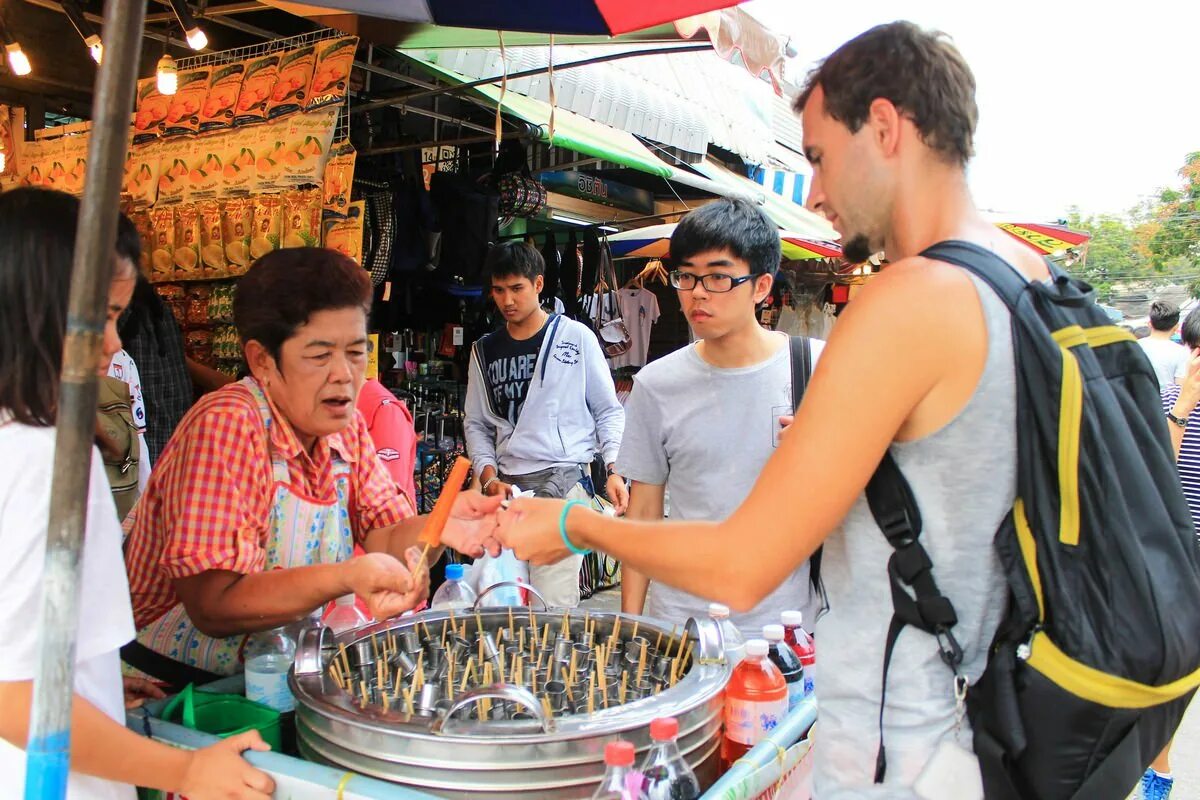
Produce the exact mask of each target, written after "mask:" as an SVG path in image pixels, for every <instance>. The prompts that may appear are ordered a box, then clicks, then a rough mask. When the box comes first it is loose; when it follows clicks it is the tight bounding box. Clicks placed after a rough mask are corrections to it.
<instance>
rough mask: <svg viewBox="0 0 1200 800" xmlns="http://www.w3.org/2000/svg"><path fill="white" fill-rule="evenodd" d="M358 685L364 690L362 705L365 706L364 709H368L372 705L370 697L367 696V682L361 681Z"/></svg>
mask: <svg viewBox="0 0 1200 800" xmlns="http://www.w3.org/2000/svg"><path fill="white" fill-rule="evenodd" d="M358 685H359V688H360V689H361V690H362V704H363V708H366V707H367V706H369V705H371V701H370V699H369V697H368V695H367V682H366V681H359V682H358Z"/></svg>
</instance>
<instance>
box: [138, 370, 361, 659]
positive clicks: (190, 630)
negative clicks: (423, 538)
mask: <svg viewBox="0 0 1200 800" xmlns="http://www.w3.org/2000/svg"><path fill="white" fill-rule="evenodd" d="M243 385H245V386H246V387H247V388H249V389H250V392H251V393H252V394H253V395H254V398H255V400H257V401H258V410H259V413H260V414H261V415H262V420H263V426H264V427H265V428H266V429H267V434H268V436H267V449H268V451H269V452H270V455H271V472H272V476H273V478H274V495H275V496H274V500H273V504H272V506H271V518H270V523H269V530H268V534H267V542H266V549H267V554H266V564H265V567H264V569H268V570H271V569H289V568H291V567H303V566H309V565H312V564H334V563H337V562H341V561H346V560H347V559H349V558H350V557H351V555H352V554H353V550H354V533H353V530H352V529H351V527H350V512H349V498H350V472H351V466H350V464H349V463H347V462H346V461H345V460H344V459H342V457H341V456H340V455H339V454H338V453H337V452H336V451H334V452H333V453H331V457H332V462H333V466H332V468H333V474H334V482H335V485H336V487H337V498H336V499H335V500H333V501H331V502H322V501H320V500H317V499H315V498H313V497H310V496H308V495H307V494H306V493H305V492H304V491H303V489H302V488H300V487H296V486H293V485H292V484H291V479H290V476H289V473H288V464H287V460H286V459H285V458H284V457H283V455H282V454H280V453H277V452H276V451H275V449H274V448H273V447H272V446H271V444H270V442H271V439H270V431H271V425H272V424H274V418H273V416H272V412H271V404H270V403H269V401H268V400H267V397H266V395H265V394H264V393H263V391H262V389H261V388H259V385H258V383H256V382H255V381H254V380H253V379H250V378H247V379H246V380H245V381H243ZM246 638H247V637H246V636H244V635H238V636H230V637H228V638H224V639H214V638H213V637H211V636H206V635H205V634H203V633H201V632H200V631H198V630H196V628H195V626H194V625H192V621H191V620H190V619H189V618H188V615H187V611H185V610H184V607H183V603H177V604H176V605H175V606H174V607H173V608H171V610H170V611H168V612H167V613H166V614H164V615H163V616H161V617H160V618H158V619H157V620H155V621H154V622H152V623H150V624H149V625H147V626H146V627H145V628H143V629H142V630H140V631H138V635H137V640H138V642H140V643H141V644H142V645H144V646H145V647H148V648H149V649H151V650H153V651H154V652H156V653H159V654H161V655H164V656H167V657H168V658H172V659H174V660H176V661H180V662H182V663H184V664H188V665H190V666H193V667H198V668H200V669H203V670H207V671H209V672H213V673H216V674H218V675H232V674H234V673H235V672H239V671H241V649H242V646H243V644H244V643H245V641H246Z"/></svg>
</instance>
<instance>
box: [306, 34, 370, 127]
mask: <svg viewBox="0 0 1200 800" xmlns="http://www.w3.org/2000/svg"><path fill="white" fill-rule="evenodd" d="M316 47H317V59H316V64H315V66H314V67H313V77H312V84H311V85H310V86H309V92H308V104H307V106H306V108H307V109H308V110H310V111H311V110H312V109H314V108H321V107H322V106H330V105H336V104H338V103H340V102H342V101H343V100H345V99H346V90H347V89H348V88H349V85H350V70H351V69H352V68H353V67H354V53H355V51H356V50H358V37H357V36H343V37H340V38H338V39H331V40H329V41H326V42H318V43H317V45H316Z"/></svg>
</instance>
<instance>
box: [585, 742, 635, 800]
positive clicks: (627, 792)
mask: <svg viewBox="0 0 1200 800" xmlns="http://www.w3.org/2000/svg"><path fill="white" fill-rule="evenodd" d="M633 756H634V752H633V743H632V742H609V743H608V744H607V745H605V746H604V764H605V767H606V769H605V772H604V780H602V781H600V788H599V789H597V790H596V793H595V794H594V795H592V800H648V799H647V797H646V793H645V792H643V791H642V773H640V772H636V771H634V769H633Z"/></svg>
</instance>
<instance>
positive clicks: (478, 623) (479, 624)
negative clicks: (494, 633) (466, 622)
mask: <svg viewBox="0 0 1200 800" xmlns="http://www.w3.org/2000/svg"><path fill="white" fill-rule="evenodd" d="M475 627H476V628H478V629H479V636H480V637H481V638H482V637H483V615H482V614H480V613H479V612H478V611H476V612H475Z"/></svg>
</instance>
